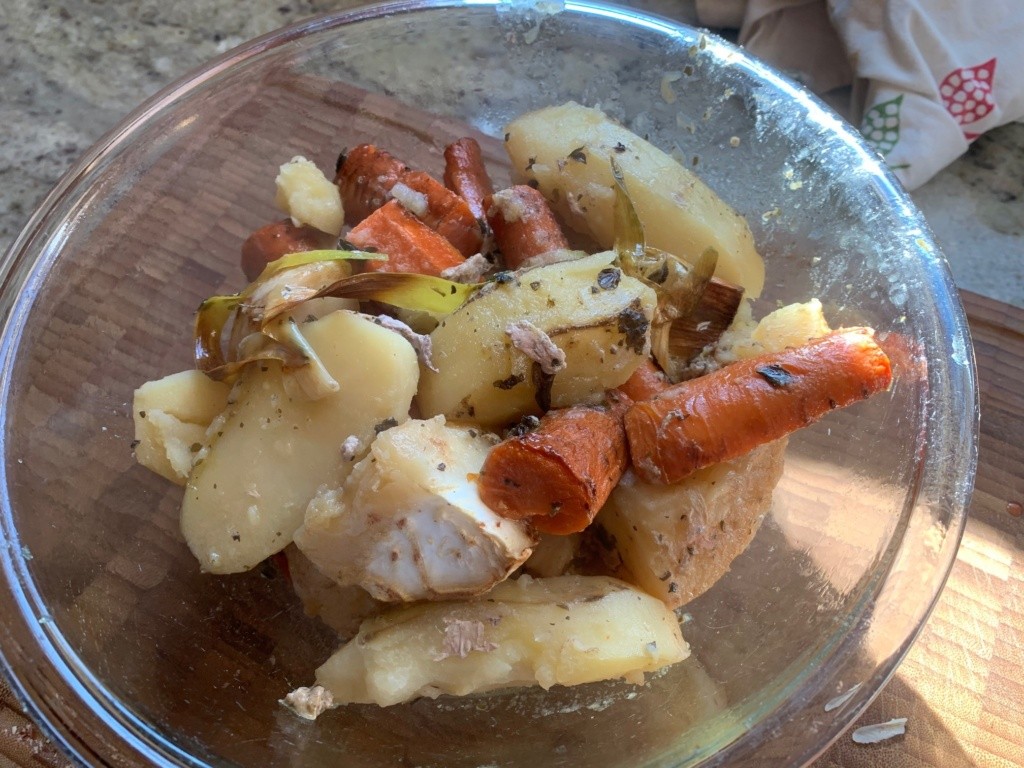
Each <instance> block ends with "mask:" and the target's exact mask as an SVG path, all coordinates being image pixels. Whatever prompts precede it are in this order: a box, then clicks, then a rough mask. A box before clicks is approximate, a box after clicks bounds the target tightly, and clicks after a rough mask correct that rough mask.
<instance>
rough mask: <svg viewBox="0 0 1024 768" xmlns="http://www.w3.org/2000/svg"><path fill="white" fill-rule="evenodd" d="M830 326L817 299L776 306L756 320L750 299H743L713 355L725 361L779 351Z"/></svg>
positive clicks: (798, 343) (805, 339)
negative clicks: (752, 312)
mask: <svg viewBox="0 0 1024 768" xmlns="http://www.w3.org/2000/svg"><path fill="white" fill-rule="evenodd" d="M831 330H832V329H831V328H830V327H829V324H828V321H827V320H826V319H825V314H824V312H823V311H822V307H821V302H820V301H818V300H817V299H811V300H810V301H806V302H798V303H795V304H787V305H785V306H784V307H779V308H778V309H776V310H775V311H774V312H770V313H768V314H767V315H765V316H764V317H762V318H761V319H760V320H759V321H756V322H755V321H754V320H753V318H752V317H751V313H750V305H749V303H743V304H741V305H740V311H739V312H737V314H736V319H735V320H734V321H733V324H732V325H731V326H730V327H729V329H728V330H727V331H726V332H725V333H723V334H722V337H721V338H720V339H719V341H718V344H717V345H716V348H715V350H714V357H715V359H716V360H717V361H718V362H720V363H722V364H728V363H733V362H736V361H737V360H745V359H746V358H749V357H755V356H756V355H761V354H765V353H767V352H781V351H782V350H784V349H786V348H787V347H799V346H802V345H804V344H806V343H807V342H808V341H810V340H811V339H816V338H819V337H821V336H826V335H827V334H828V333H829V332H830V331H831Z"/></svg>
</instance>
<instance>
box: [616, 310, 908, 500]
mask: <svg viewBox="0 0 1024 768" xmlns="http://www.w3.org/2000/svg"><path fill="white" fill-rule="evenodd" d="M873 335H874V331H872V330H871V329H869V328H847V329H843V330H840V331H836V332H834V333H831V334H829V335H828V336H823V337H821V338H819V339H814V340H812V341H810V342H809V343H807V344H805V345H804V346H801V347H796V348H792V349H787V350H785V351H783V352H778V353H771V354H766V355H760V356H758V357H754V358H750V359H748V360H743V361H740V362H738V363H733V364H732V365H729V366H727V367H725V368H722V369H720V370H718V371H715V372H714V373H710V374H708V375H707V376H702V377H700V378H697V379H691V380H690V381H684V382H682V383H680V384H676V385H675V386H673V387H670V388H669V389H667V390H665V391H664V392H662V393H661V394H660V395H658V396H657V397H655V398H654V399H653V400H648V401H647V402H642V403H636V404H634V405H633V406H632V407H631V408H630V409H629V410H628V411H627V412H626V415H625V428H626V435H627V437H628V439H629V449H630V453H631V455H632V459H633V466H634V468H635V469H636V471H637V473H638V474H639V475H640V476H641V477H642V478H643V479H644V480H645V481H647V482H651V483H675V482H677V481H679V480H682V479H683V478H684V477H686V476H687V475H689V474H690V473H691V472H694V471H695V470H698V469H700V468H702V467H706V466H709V465H711V464H717V463H719V462H722V461H727V460H729V459H734V458H736V457H737V456H741V455H743V454H745V453H747V452H748V451H750V450H752V449H753V448H756V447H757V446H759V445H761V444H762V443H767V442H769V441H771V440H777V439H778V438H780V437H783V436H785V435H788V434H789V433H790V432H793V431H795V430H797V429H800V428H801V427H805V426H807V425H808V424H812V423H813V422H815V421H817V420H818V419H820V418H821V417H822V416H823V415H825V414H826V413H827V412H828V411H830V410H833V409H834V408H842V407H845V406H847V405H851V404H853V403H855V402H857V401H858V400H863V399H865V398H867V397H869V396H870V395H873V394H875V393H876V392H880V391H882V390H885V389H888V387H889V385H890V384H891V382H892V370H891V368H890V365H889V358H888V357H886V355H885V353H884V352H883V351H882V350H881V349H880V348H879V346H878V344H876V343H875V340H874V338H873Z"/></svg>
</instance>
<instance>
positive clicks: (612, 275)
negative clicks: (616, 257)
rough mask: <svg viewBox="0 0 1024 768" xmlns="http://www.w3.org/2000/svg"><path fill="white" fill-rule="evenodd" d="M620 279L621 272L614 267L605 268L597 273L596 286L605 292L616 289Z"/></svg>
mask: <svg viewBox="0 0 1024 768" xmlns="http://www.w3.org/2000/svg"><path fill="white" fill-rule="evenodd" d="M620 279H622V272H620V271H619V270H617V269H616V268H615V267H605V268H604V269H602V270H601V271H600V272H598V273H597V285H598V287H599V288H601V289H602V290H605V291H610V290H612V289H613V288H617V287H618V285H619V280H620Z"/></svg>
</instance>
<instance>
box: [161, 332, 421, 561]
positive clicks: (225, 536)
mask: <svg viewBox="0 0 1024 768" xmlns="http://www.w3.org/2000/svg"><path fill="white" fill-rule="evenodd" d="M302 331H303V333H304V334H305V337H306V340H307V341H308V342H309V344H310V345H311V346H312V348H313V350H314V351H315V352H316V353H317V355H318V356H319V358H320V360H321V361H322V362H323V364H324V366H325V367H326V369H327V371H328V373H330V374H331V376H333V377H334V378H335V379H336V380H337V382H338V383H339V385H340V387H341V389H340V391H338V392H336V393H334V394H331V395H328V396H326V397H323V398H321V399H319V400H314V401H310V400H304V399H300V398H293V397H291V396H289V394H288V392H287V390H286V387H285V381H284V375H283V374H282V372H281V368H280V365H279V364H278V363H276V362H274V361H270V362H267V363H265V364H263V365H258V366H257V365H254V366H251V367H250V368H248V369H247V370H246V371H245V372H244V373H243V374H242V376H241V378H240V379H239V382H238V384H237V385H236V389H235V391H234V392H233V393H232V403H231V404H230V405H229V406H228V408H227V410H226V411H225V412H224V414H222V416H221V417H219V418H218V420H217V424H216V428H215V429H213V428H211V434H210V437H209V441H208V443H207V444H206V446H205V447H204V448H203V450H202V451H201V453H200V455H199V458H198V459H197V461H196V465H195V467H194V469H193V471H192V475H191V476H190V477H189V480H188V485H187V487H186V490H185V499H184V502H183V504H182V509H181V528H182V532H183V533H184V534H185V539H186V541H187V542H188V545H189V547H190V548H191V550H192V552H193V554H195V556H196V557H197V558H198V559H199V563H200V565H201V566H202V569H203V570H204V571H209V572H211V573H237V572H239V571H244V570H247V569H249V568H252V567H253V566H254V565H256V564H257V563H259V562H260V561H261V560H263V559H264V558H266V557H268V556H269V555H272V554H274V553H275V552H278V551H280V550H281V549H283V548H284V547H286V546H287V545H288V544H289V543H290V542H291V540H292V535H293V534H294V532H295V529H296V528H298V527H299V525H300V524H301V523H302V518H303V514H304V513H305V510H306V505H307V504H308V503H309V500H310V499H311V498H312V497H313V494H314V493H315V492H316V489H317V488H318V487H319V486H320V485H322V484H325V483H326V484H330V485H338V484H340V483H341V482H342V481H344V479H345V478H346V477H347V476H348V473H349V472H350V471H351V468H352V466H353V463H354V461H355V460H358V459H359V458H361V457H362V455H363V454H364V453H365V452H366V450H367V449H368V448H369V445H370V442H371V440H372V439H373V437H374V436H375V429H378V430H379V429H384V428H387V427H389V426H392V425H394V424H398V423H401V422H403V421H405V420H406V419H407V418H408V412H409V405H410V403H411V401H412V397H413V394H414V393H415V391H416V382H417V380H418V377H419V366H418V364H417V361H416V353H415V351H414V350H413V348H412V346H411V345H410V344H409V342H407V341H406V340H405V339H403V338H402V337H401V336H399V335H398V334H396V333H393V332H391V331H388V330H386V329H384V328H382V327H380V326H378V325H376V324H375V323H373V322H372V321H371V320H369V319H367V318H365V317H363V316H361V315H357V314H354V313H350V312H334V313H332V314H330V315H327V316H326V317H324V318H322V319H320V320H315V321H313V322H310V323H306V324H305V325H303V326H302ZM349 437H354V438H355V440H354V441H353V443H354V444H355V446H356V448H355V449H353V450H352V451H349V452H348V456H347V460H345V459H343V456H342V447H341V446H342V443H343V442H344V441H346V439H347V438H349Z"/></svg>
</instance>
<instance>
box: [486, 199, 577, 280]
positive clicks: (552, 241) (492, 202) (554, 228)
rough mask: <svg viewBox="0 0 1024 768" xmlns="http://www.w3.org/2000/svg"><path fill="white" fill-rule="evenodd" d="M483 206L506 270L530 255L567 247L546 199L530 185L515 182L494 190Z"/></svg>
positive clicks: (566, 241)
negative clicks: (508, 186) (512, 184)
mask: <svg viewBox="0 0 1024 768" xmlns="http://www.w3.org/2000/svg"><path fill="white" fill-rule="evenodd" d="M486 205H487V222H488V223H489V224H490V225H491V230H492V231H493V232H494V239H495V241H497V243H498V248H499V249H500V250H501V255H502V257H503V258H504V260H505V267H506V269H517V268H518V267H519V265H520V264H522V263H523V262H524V261H526V260H527V259H529V258H532V257H534V256H539V255H540V254H542V253H548V252H549V251H555V250H558V249H560V248H568V247H569V241H568V240H566V239H565V235H564V234H562V229H561V227H559V226H558V222H557V221H556V220H555V214H553V213H552V212H551V207H550V206H549V205H548V201H547V200H545V199H544V195H542V194H541V193H540V192H538V191H537V190H536V189H534V188H533V187H527V186H525V185H518V186H515V187H510V188H509V189H503V190H501V191H500V192H495V193H494V194H493V195H491V197H490V198H488V200H487V202H486Z"/></svg>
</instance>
